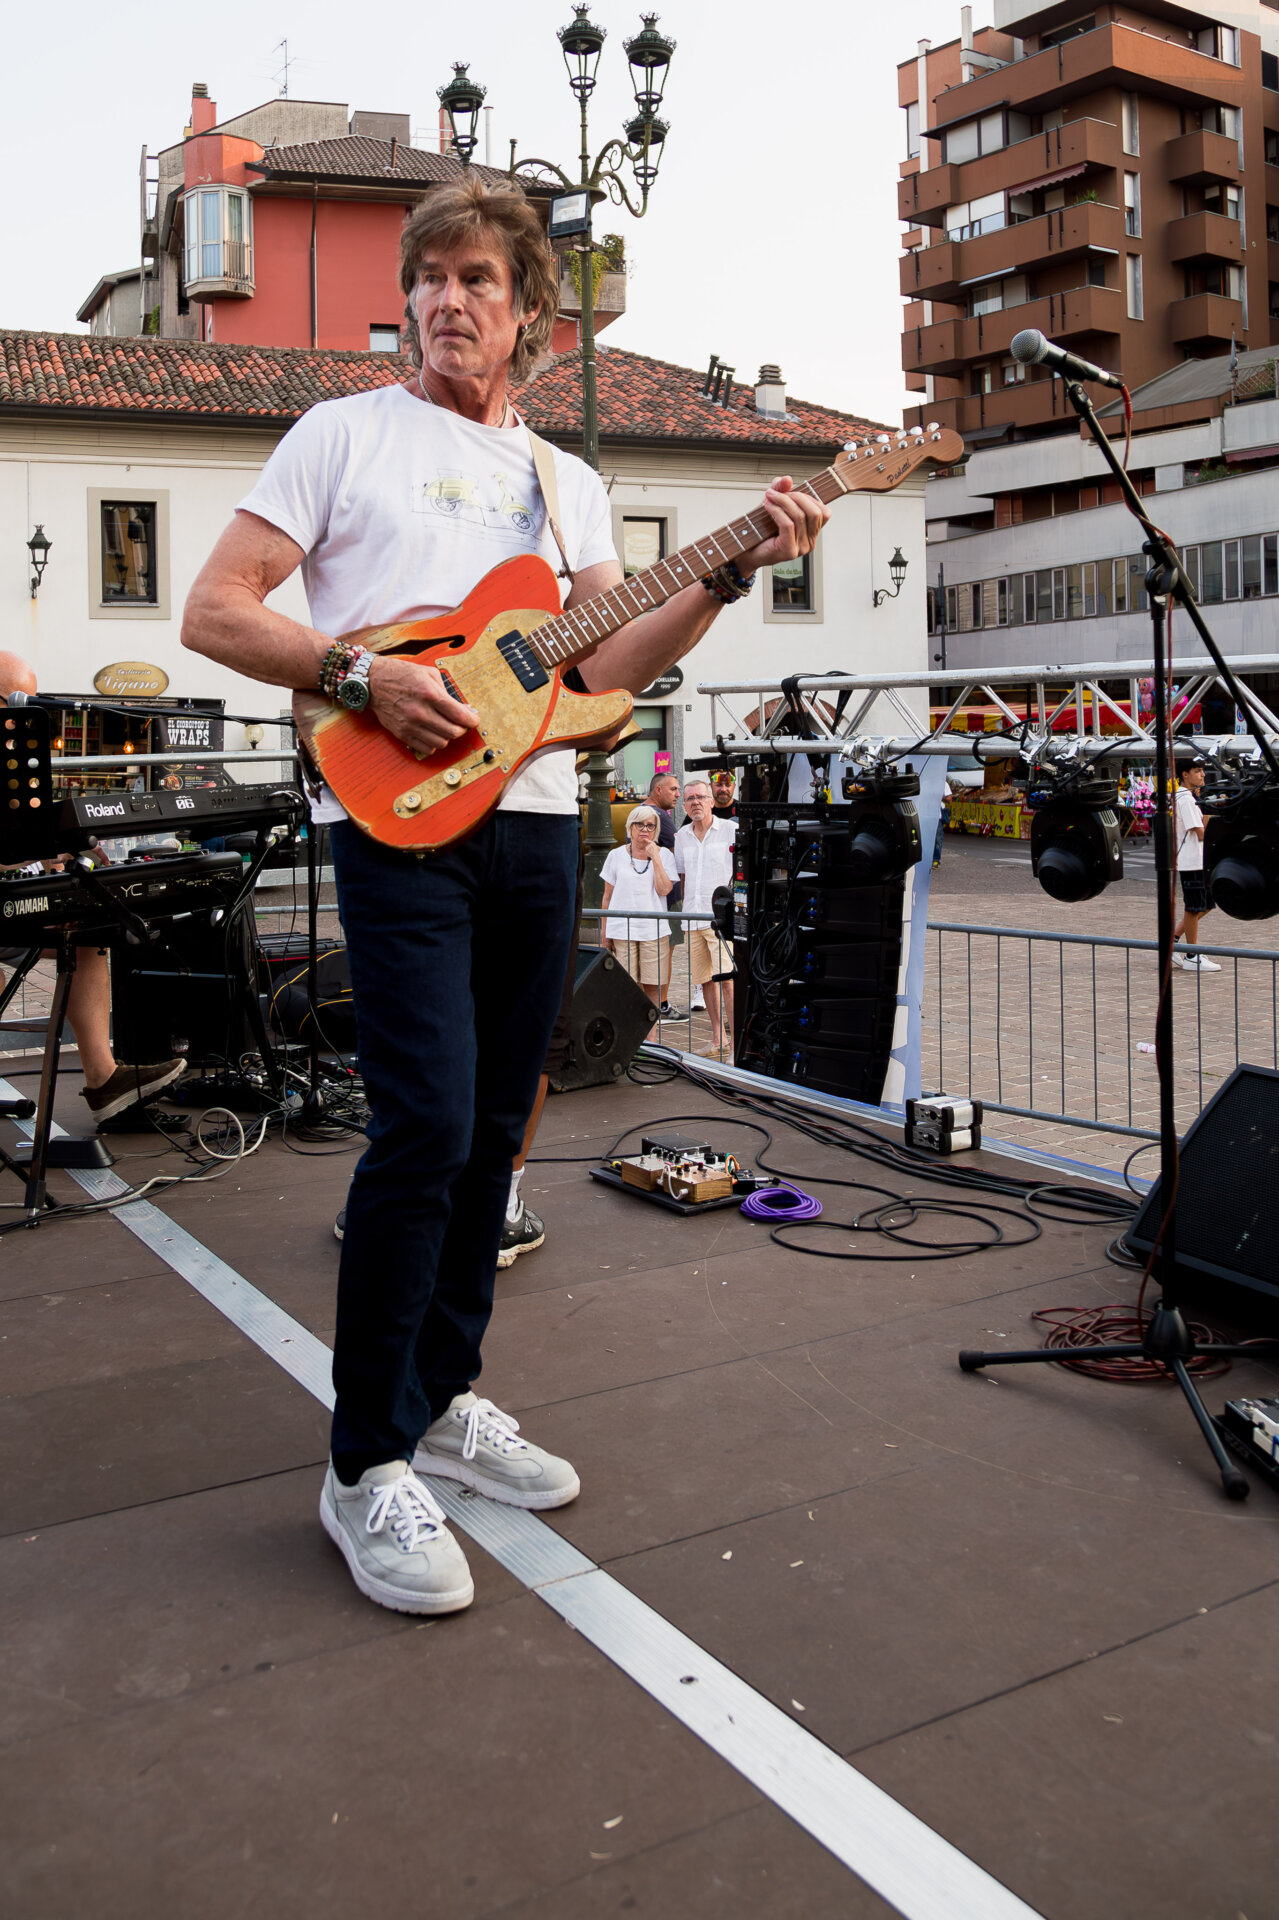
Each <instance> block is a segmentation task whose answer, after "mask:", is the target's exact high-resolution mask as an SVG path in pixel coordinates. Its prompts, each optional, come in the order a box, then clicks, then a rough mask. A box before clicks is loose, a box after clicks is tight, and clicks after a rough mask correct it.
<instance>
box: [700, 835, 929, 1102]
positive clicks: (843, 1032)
mask: <svg viewBox="0 0 1279 1920" xmlns="http://www.w3.org/2000/svg"><path fill="white" fill-rule="evenodd" d="M852 817H853V809H852V808H850V807H847V806H837V805H834V804H829V805H821V806H816V807H814V806H807V807H798V806H788V805H781V806H779V805H776V804H773V803H758V802H753V803H752V802H748V803H743V804H739V806H738V821H737V847H736V856H735V865H734V879H733V955H734V961H735V965H736V972H737V993H736V1001H735V1013H734V1017H735V1026H736V1048H735V1058H736V1062H737V1065H738V1066H739V1067H745V1068H749V1069H750V1070H751V1071H752V1072H754V1073H764V1074H767V1075H769V1076H770V1078H772V1079H775V1080H789V1081H793V1082H796V1083H798V1084H800V1085H803V1086H807V1087H815V1088H817V1089H819V1090H820V1091H822V1092H824V1093H835V1094H840V1095H842V1096H843V1097H844V1098H846V1099H851V1100H863V1101H867V1102H869V1103H871V1104H872V1105H874V1104H877V1103H878V1101H879V1098H880V1094H881V1093H882V1091H883V1085H884V1079H885V1076H886V1074H887V1072H888V1062H889V1058H890V1055H891V1052H892V1044H893V1027H894V1021H895V1018H896V1011H897V980H898V974H899V971H900V967H901V951H902V902H903V897H904V882H903V881H902V880H901V879H895V880H889V881H886V882H884V883H882V884H879V885H866V884H864V882H863V881H862V880H861V879H860V877H859V874H858V872H857V866H856V859H855V856H854V854H853V851H852V846H851V829H852Z"/></svg>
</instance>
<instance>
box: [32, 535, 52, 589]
mask: <svg viewBox="0 0 1279 1920" xmlns="http://www.w3.org/2000/svg"><path fill="white" fill-rule="evenodd" d="M52 545H53V542H52V540H50V538H49V536H48V534H47V533H46V532H45V530H44V527H43V525H42V524H41V522H39V521H37V522H36V530H35V532H34V533H33V534H32V536H31V538H30V539H29V540H28V541H27V552H28V553H29V554H30V555H31V598H32V599H33V600H34V599H35V597H36V595H37V593H38V592H39V591H40V582H41V580H42V579H43V578H44V570H45V568H46V567H47V566H48V564H49V549H50V547H51V546H52Z"/></svg>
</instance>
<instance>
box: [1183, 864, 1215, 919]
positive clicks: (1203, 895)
mask: <svg viewBox="0 0 1279 1920" xmlns="http://www.w3.org/2000/svg"><path fill="white" fill-rule="evenodd" d="M1181 897H1182V899H1183V900H1184V901H1185V903H1186V912H1187V913H1210V912H1211V911H1212V896H1211V894H1210V893H1209V892H1208V877H1207V875H1206V874H1205V873H1204V871H1203V869H1202V867H1201V868H1199V869H1198V870H1197V871H1195V872H1191V873H1183V874H1182V876H1181Z"/></svg>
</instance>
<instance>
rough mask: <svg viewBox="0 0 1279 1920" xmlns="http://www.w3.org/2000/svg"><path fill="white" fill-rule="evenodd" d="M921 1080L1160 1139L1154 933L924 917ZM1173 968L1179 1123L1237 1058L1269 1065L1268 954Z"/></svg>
mask: <svg viewBox="0 0 1279 1920" xmlns="http://www.w3.org/2000/svg"><path fill="white" fill-rule="evenodd" d="M928 934H929V938H928V964H927V969H926V974H925V984H924V1009H923V1013H924V1018H923V1033H924V1052H923V1080H924V1085H925V1086H926V1087H935V1088H943V1089H944V1090H945V1091H946V1092H947V1093H955V1094H960V1095H965V1094H966V1095H971V1096H972V1097H974V1098H976V1099H980V1100H981V1101H982V1102H983V1103H984V1105H985V1106H986V1107H987V1108H989V1109H991V1110H993V1111H994V1112H996V1113H1007V1114H1014V1115H1017V1116H1018V1117H1020V1118H1022V1119H1027V1120H1041V1121H1046V1122H1049V1123H1052V1124H1054V1125H1057V1126H1070V1127H1082V1128H1089V1129H1093V1130H1095V1131H1097V1132H1101V1133H1113V1134H1121V1135H1129V1136H1131V1137H1133V1138H1134V1139H1141V1140H1154V1139H1157V1138H1158V1098H1159V1090H1158V1084H1157V1079H1156V1072H1155V1058H1154V1037H1155V1003H1156V999H1157V997H1158V955H1157V949H1156V946H1155V942H1154V941H1153V940H1121V939H1111V938H1107V937H1104V936H1100V935H1088V934H1070V933H1041V932H1037V931H1032V930H1031V929H1029V928H1019V927H977V926H966V925H963V924H960V923H957V922H953V921H932V922H930V923H929V929H928ZM1198 951H1199V952H1200V954H1202V955H1204V956H1205V957H1206V958H1208V959H1211V960H1213V961H1215V962H1216V963H1217V967H1218V968H1219V969H1220V970H1219V971H1215V972H1197V971H1186V970H1183V969H1176V970H1175V971H1174V980H1173V1022H1174V1040H1173V1045H1174V1055H1175V1069H1176V1071H1175V1084H1176V1102H1177V1119H1178V1123H1179V1125H1180V1126H1181V1127H1182V1128H1183V1129H1184V1128H1185V1127H1186V1126H1188V1125H1189V1123H1190V1122H1191V1121H1192V1120H1193V1119H1194V1118H1195V1116H1196V1114H1198V1113H1199V1112H1200V1110H1201V1109H1202V1107H1203V1106H1204V1104H1205V1102H1206V1101H1207V1100H1209V1099H1210V1098H1211V1097H1212V1095H1213V1093H1215V1091H1216V1089H1217V1087H1218V1086H1219V1085H1220V1084H1221V1082H1222V1081H1223V1080H1224V1079H1225V1078H1226V1077H1227V1075H1228V1074H1230V1073H1231V1072H1232V1071H1233V1070H1234V1068H1235V1067H1236V1066H1237V1065H1238V1064H1239V1062H1240V1061H1243V1060H1246V1061H1248V1062H1250V1063H1251V1064H1252V1065H1254V1066H1267V1065H1270V1066H1275V1067H1279V952H1273V951H1270V950H1268V949H1263V948H1257V947H1210V946H1200V948H1199V949H1198Z"/></svg>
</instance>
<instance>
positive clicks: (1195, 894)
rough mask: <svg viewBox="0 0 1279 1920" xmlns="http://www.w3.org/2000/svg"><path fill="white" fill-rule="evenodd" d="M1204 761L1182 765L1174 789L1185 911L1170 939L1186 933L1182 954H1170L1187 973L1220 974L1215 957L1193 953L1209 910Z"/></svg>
mask: <svg viewBox="0 0 1279 1920" xmlns="http://www.w3.org/2000/svg"><path fill="white" fill-rule="evenodd" d="M1206 766H1207V762H1206V761H1204V760H1203V759H1195V760H1192V761H1191V762H1190V764H1189V766H1187V767H1183V768H1182V772H1181V784H1180V786H1179V787H1178V788H1177V814H1176V836H1177V871H1178V873H1179V874H1180V875H1181V898H1182V901H1183V903H1184V906H1185V911H1184V913H1183V914H1182V916H1181V918H1180V920H1179V921H1178V922H1177V925H1176V927H1175V928H1174V929H1173V936H1172V937H1173V939H1174V940H1180V938H1181V936H1182V934H1183V933H1184V934H1185V936H1186V948H1187V951H1186V952H1184V953H1174V954H1173V956H1172V957H1173V961H1174V963H1175V964H1176V965H1177V966H1179V967H1184V968H1185V969H1186V971H1187V972H1188V973H1220V972H1221V966H1220V963H1219V962H1218V961H1216V960H1210V959H1209V958H1208V956H1207V954H1206V953H1196V952H1195V947H1196V945H1197V944H1198V940H1199V922H1200V921H1201V920H1202V919H1203V917H1204V915H1205V914H1206V913H1211V912H1212V896H1211V895H1210V893H1209V892H1208V882H1207V879H1206V878H1205V876H1204V817H1203V814H1202V813H1201V811H1200V808H1199V795H1200V794H1201V793H1202V792H1203V784H1204V775H1205V769H1206Z"/></svg>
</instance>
